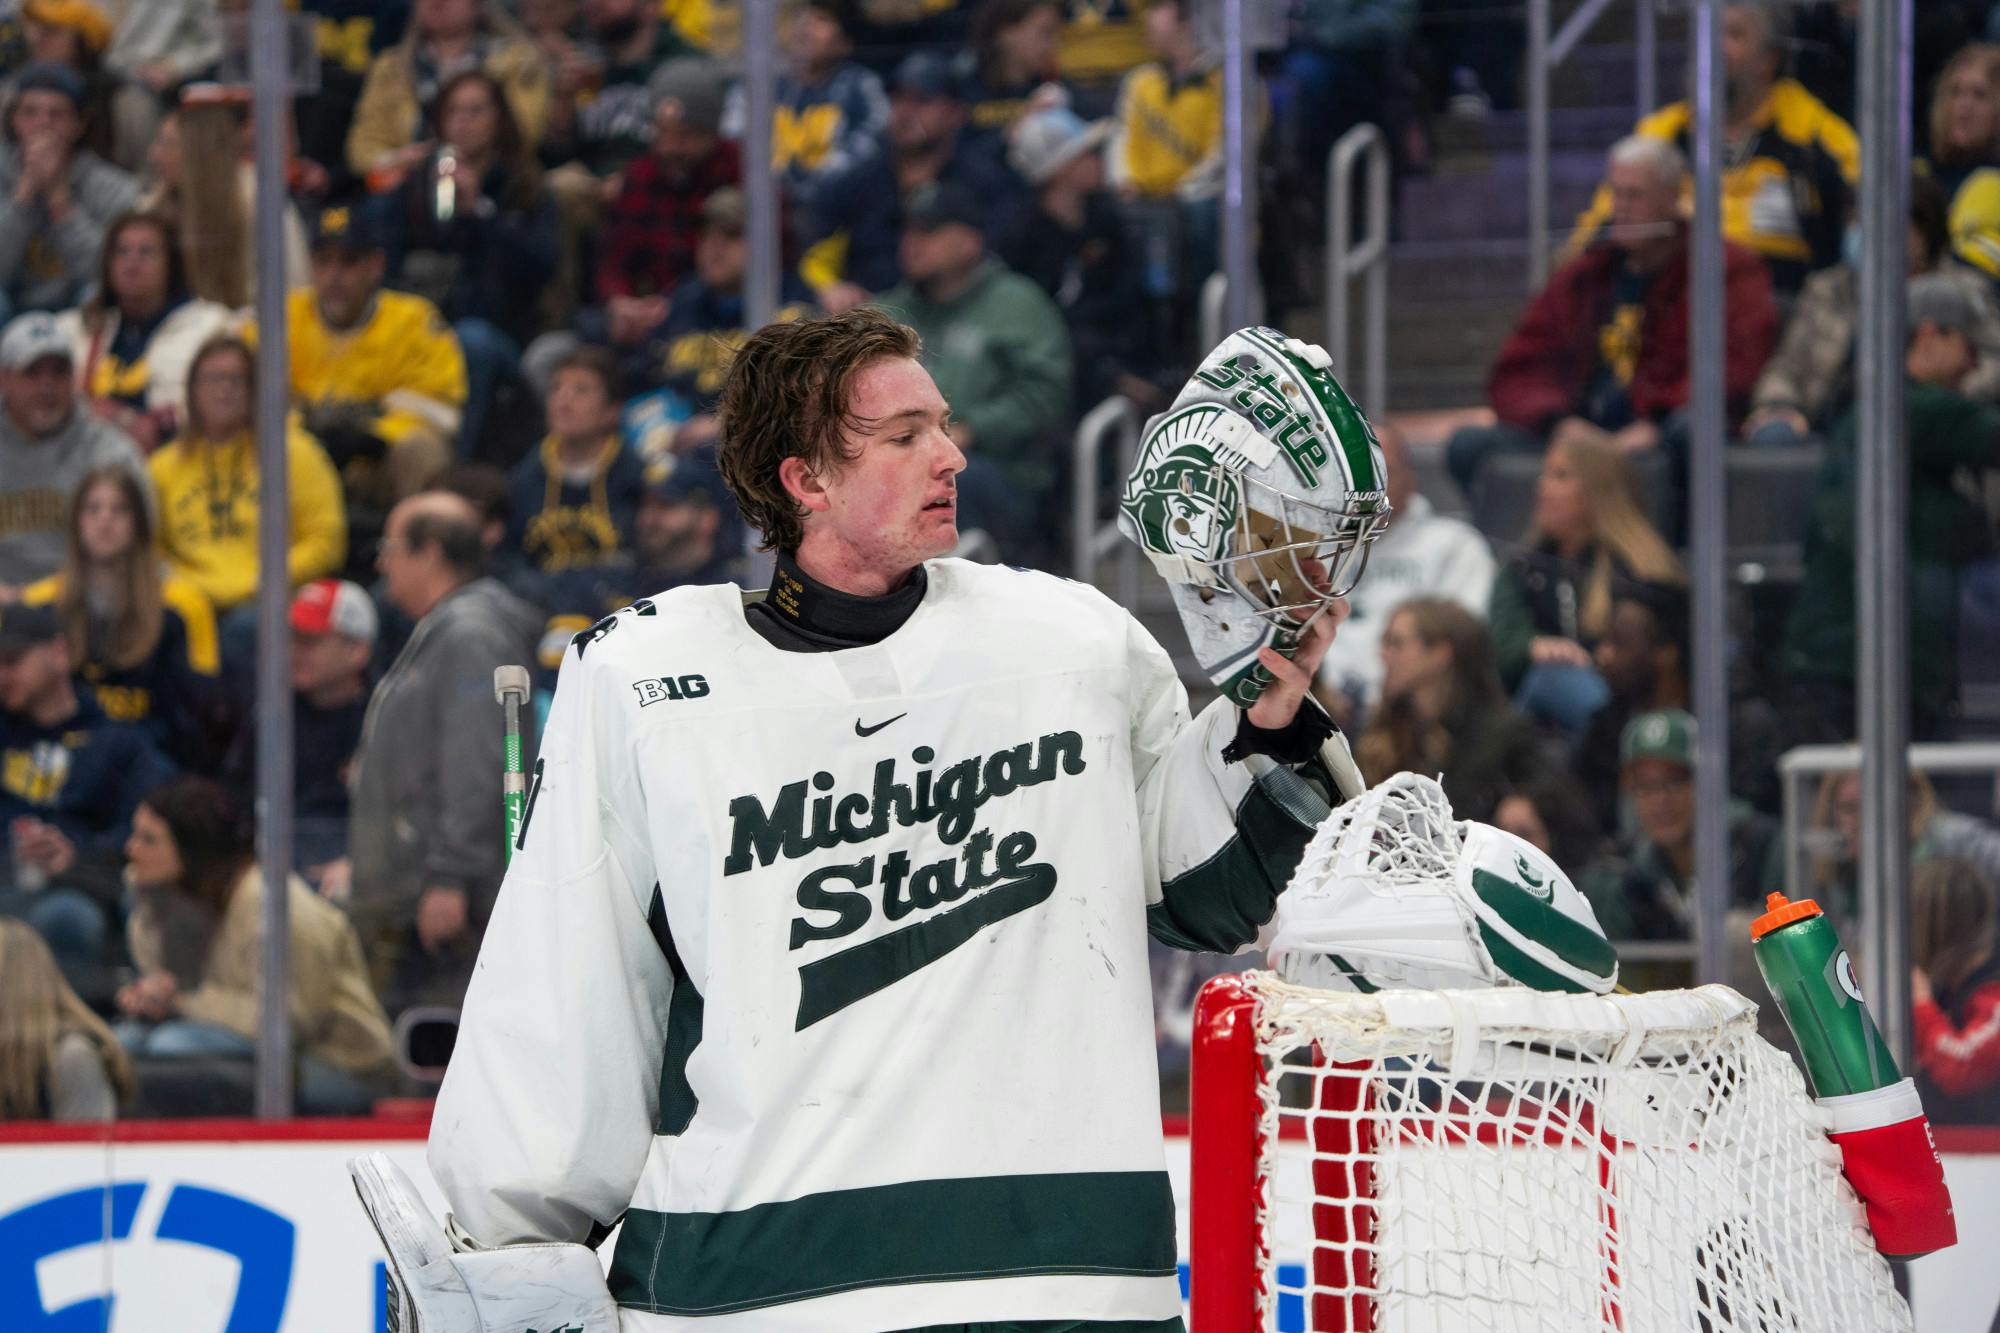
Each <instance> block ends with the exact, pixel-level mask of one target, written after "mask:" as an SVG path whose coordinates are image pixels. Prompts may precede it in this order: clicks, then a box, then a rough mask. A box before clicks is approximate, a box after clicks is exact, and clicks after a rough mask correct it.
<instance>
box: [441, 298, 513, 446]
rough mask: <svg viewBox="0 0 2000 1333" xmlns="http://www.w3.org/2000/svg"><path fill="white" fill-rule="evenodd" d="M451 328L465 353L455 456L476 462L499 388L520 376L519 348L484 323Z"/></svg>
mask: <svg viewBox="0 0 2000 1333" xmlns="http://www.w3.org/2000/svg"><path fill="white" fill-rule="evenodd" d="M451 327H452V332H454V333H456V334H457V335H458V344H459V346H460V347H461V348H463V349H464V351H465V412H464V414H463V415H462V416H460V418H459V423H458V456H459V457H460V458H477V457H478V456H479V441H480V437H481V436H482V435H484V434H485V432H486V418H487V417H488V416H489V415H490V414H491V413H492V411H493V400H494V398H495V397H496V396H498V394H499V392H500V386H501V385H503V384H505V383H507V382H508V381H509V380H511V379H515V378H517V377H518V376H519V374H520V370H519V366H520V364H521V347H520V344H518V343H516V342H515V341H514V340H513V339H512V338H510V337H508V336H507V335H506V334H505V333H502V332H501V331H500V329H499V328H498V327H496V326H495V325H492V324H489V323H487V322H486V321H485V320H483V319H461V320H460V321H458V323H456V324H454V325H452V326H451Z"/></svg>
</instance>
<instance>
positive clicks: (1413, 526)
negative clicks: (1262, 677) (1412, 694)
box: [1319, 495, 1495, 703]
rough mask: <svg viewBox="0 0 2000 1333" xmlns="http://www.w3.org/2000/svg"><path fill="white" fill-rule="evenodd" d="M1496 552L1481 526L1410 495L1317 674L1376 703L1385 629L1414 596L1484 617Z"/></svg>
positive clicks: (1352, 596) (1372, 557)
mask: <svg viewBox="0 0 2000 1333" xmlns="http://www.w3.org/2000/svg"><path fill="white" fill-rule="evenodd" d="M1494 568H1495V567H1494V563H1493V552H1492V550H1491V548H1489V547H1488V546H1487V544H1486V538H1485V537H1483V536H1482V535H1480V532H1479V530H1478V529H1477V528H1475V527H1473V526H1472V525H1471V524H1470V523H1466V522H1464V521H1462V520H1460V519H1456V518H1447V517H1445V516H1444V515H1442V514H1439V513H1438V512H1437V511H1436V510H1435V509H1434V508H1432V507H1431V502H1430V501H1429V500H1426V499H1425V498H1424V497H1423V496H1421V495H1412V496H1411V497H1410V498H1409V499H1408V500H1406V501H1405V502H1404V503H1403V506H1402V508H1400V509H1398V510H1397V511H1396V513H1395V516H1394V517H1393V518H1392V519H1391V520H1390V523H1389V530H1388V531H1387V532H1384V533H1383V534H1382V535H1381V537H1379V538H1377V539H1376V542H1375V545H1374V546H1372V547H1370V548H1369V552H1368V575H1367V577H1366V578H1364V579H1362V580H1361V582H1360V583H1358V584H1356V585H1355V587H1354V591H1352V592H1350V593H1348V594H1347V605H1348V614H1347V619H1346V620H1343V621H1342V622H1341V623H1340V633H1338V634H1336V635H1335V636H1334V638H1333V645H1332V646H1331V647H1329V648H1328V649H1327V651H1326V657H1325V659H1324V660H1323V661H1322V662H1321V663H1320V669H1319V678H1320V679H1321V680H1322V681H1324V682H1326V683H1327V684H1328V685H1330V686H1332V687H1334V688H1335V689H1339V690H1344V691H1346V692H1347V693H1349V694H1351V695H1355V696H1357V697H1359V698H1360V699H1361V700H1363V701H1365V702H1369V703H1372V702H1373V701H1374V700H1375V698H1376V697H1377V696H1378V695H1380V693H1381V691H1382V648H1381V645H1382V631H1383V630H1384V629H1385V628H1387V626H1388V624H1389V617H1391V616H1393V615H1394V614H1395V613H1396V608H1397V607H1399V606H1401V605H1402V604H1403V603H1404V602H1407V601H1409V600H1410V599H1411V598H1413V597H1445V598H1449V599H1451V600H1452V601H1454V602H1457V603H1458V604H1459V605H1461V606H1463V607H1464V608H1465V609H1466V610H1468V611H1470V612H1472V614H1473V615H1475V616H1478V617H1479V618H1480V619H1482V620H1484V619H1485V618H1486V607H1487V603H1488V600H1489V599H1490V597H1491V594H1492V588H1493V574H1494Z"/></svg>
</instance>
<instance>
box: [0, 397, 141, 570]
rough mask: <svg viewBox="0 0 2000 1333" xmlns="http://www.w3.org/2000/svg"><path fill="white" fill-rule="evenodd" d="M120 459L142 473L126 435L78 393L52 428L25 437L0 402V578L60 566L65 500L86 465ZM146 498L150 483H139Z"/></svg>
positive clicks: (135, 448)
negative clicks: (66, 416)
mask: <svg viewBox="0 0 2000 1333" xmlns="http://www.w3.org/2000/svg"><path fill="white" fill-rule="evenodd" d="M114 463H116V464H121V465H123V466H125V467H129V468H130V469H132V471H133V473H134V474H135V475H137V476H138V477H140V478H141V479H142V480H143V479H144V477H145V475H146V466H145V464H144V463H143V462H142V461H141V460H140V458H139V446H138V445H136V444H134V443H132V437H131V436H129V435H127V434H126V433H125V432H124V431H122V430H120V429H118V427H116V426H114V425H112V424H111V423H110V422H108V421H106V420H104V419H103V418H102V417H100V416H98V415H97V414H96V413H95V412H92V411H91V410H90V408H89V407H88V406H87V405H86V404H85V403H84V402H83V401H82V400H81V399H79V400H77V403H76V405H75V407H74V408H73V409H72V410H71V412H70V414H69V420H68V421H65V422H64V423H63V424H62V425H61V426H60V427H58V428H57V429H56V431H55V432H54V433H53V434H51V435H47V436H44V437H42V438H41V439H39V440H33V439H29V438H28V437H27V436H25V435H23V434H22V433H21V429H20V427H18V426H16V425H15V424H14V418H13V417H12V416H11V415H9V414H8V412H7V410H6V409H5V408H4V407H0V584H12V585H16V586H18V585H20V584H23V583H32V582H34V581H35V580H36V579H42V578H47V577H48V576H49V575H51V574H53V573H55V572H56V571H57V570H58V569H60V568H62V562H63V543H64V540H65V538H64V533H65V532H66V531H67V529H68V526H69V502H70V500H71V498H72V497H74V496H75V494H76V487H77V483H78V482H80V481H82V480H83V474H84V473H86V472H88V471H90V470H91V469H92V468H96V467H104V466H107V465H109V464H114ZM145 490H146V493H147V496H148V502H149V503H150V500H151V495H152V486H151V485H150V484H147V485H146V487H145Z"/></svg>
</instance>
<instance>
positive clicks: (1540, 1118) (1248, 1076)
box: [1190, 973, 1911, 1333]
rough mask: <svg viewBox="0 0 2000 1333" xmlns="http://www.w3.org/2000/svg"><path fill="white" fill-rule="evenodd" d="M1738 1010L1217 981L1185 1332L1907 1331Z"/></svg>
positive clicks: (1203, 1092)
mask: <svg viewBox="0 0 2000 1333" xmlns="http://www.w3.org/2000/svg"><path fill="white" fill-rule="evenodd" d="M1755 1013H1756V1010H1755V1006H1753V1005H1752V1004H1751V1003H1750V1002H1749V1001H1747V1000H1745V999H1744V998H1743V997H1742V996H1740V995H1738V994H1736V993H1735V992H1734V991H1731V990H1729V989H1727V988H1726V987H1722V986H1705V987H1702V988H1700V989H1698V990H1691V991H1663V992H1655V993H1651V994H1644V995H1619V996H1592V995H1550V994H1543V993H1539V992H1534V991H1527V990H1518V989H1515V990H1490V991H1384V992H1378V993H1375V994H1368V995H1358V994H1348V993H1341V992H1334V991H1324V990H1313V989H1308V988H1304V987H1300V986H1294V985H1289V984H1287V983H1285V982H1283V981H1281V980H1279V979H1278V978H1276V977H1275V976H1273V975H1271V974H1268V973H1247V974H1242V975H1232V976H1223V977H1218V978H1216V979H1215V980H1213V981H1211V982H1210V983H1209V984H1208V986H1207V987H1205V988H1204V990H1203V992H1202V996H1201V999H1200V1002H1199V1005H1198V1009H1197V1016H1196V1034H1195V1052H1194V1071H1193V1080H1194V1082H1193V1103H1194V1105H1193V1112H1194V1116H1193V1166H1192V1199H1191V1218H1190V1230H1191V1240H1192V1250H1193V1269H1192V1273H1191V1276H1190V1295H1191V1301H1192V1306H1191V1310H1192V1316H1193V1323H1192V1328H1193V1329H1194V1330H1195V1333H1247V1331H1248V1330H1288V1331H1289V1330H1313V1331H1314V1333H1332V1331H1333V1330H1342V1331H1344V1330H1355V1329H1378V1330H1398V1331H1405V1330H1407V1331H1410V1333H1418V1331H1421V1333H1433V1331H1435V1333H1459V1331H1460V1330H1464V1331H1466V1333H1473V1331H1475V1330H1478V1331H1485V1330H1493V1331H1495V1333H1500V1331H1503V1330H1504V1331H1505V1333H1517V1331H1519V1333H1526V1331H1527V1330H1536V1331H1537V1333H1540V1331H1541V1330H1562V1331H1563V1333H1570V1331H1572V1330H1618V1333H1664V1331H1671V1333H1834V1331H1835V1330H1837V1331H1838V1333H1878V1331H1879V1333H1891V1331H1892V1330H1908V1329H1909V1328H1910V1326H1911V1325H1910V1315H1909V1310H1908V1308H1907V1306H1906V1305H1905V1303H1904V1301H1903V1299H1902V1297H1900V1296H1899V1295H1898V1294H1897V1293H1896V1290H1895V1287H1894V1284H1893V1282H1892V1280H1891V1275H1890V1271H1889V1268H1888V1265H1887V1263H1886V1262H1885V1261H1884V1260H1883V1259H1882V1258H1881V1257H1880V1256H1879V1255H1878V1254H1877V1253H1876V1251H1875V1249H1874V1247H1873V1244H1872V1243H1871V1241H1870V1238H1869V1235H1868V1232H1867V1229H1866V1225H1865V1222H1864V1220H1863V1215H1862V1211H1861V1205H1860V1203H1859V1202H1858V1201H1857V1200H1856V1198H1855V1197H1854V1195H1853V1193H1852V1191H1851V1190H1850V1189H1849V1187H1848V1185H1847V1182H1846V1180H1845V1178H1844V1177H1843V1176H1842V1175H1841V1171H1840V1157H1839V1153H1838V1151H1837V1150H1836V1149H1835V1148H1834V1147H1833V1146H1832V1145H1831V1144H1830V1143H1829V1142H1828V1141H1827V1139H1826V1136H1825V1130H1824V1125H1823V1121H1822V1119H1821V1116H1820V1113H1819V1110H1818V1108H1817V1107H1816V1106H1815V1105H1814V1104H1813V1102H1812V1099H1811V1098H1810V1097H1809V1096H1808V1094H1807V1092H1806V1088H1805V1084H1804V1080H1803V1079H1802V1078H1801V1076H1800V1075H1799V1073H1798V1071H1797V1070H1796V1068H1795V1067H1794V1066H1793V1065H1792V1063H1791V1061H1790V1060H1789V1059H1788V1058H1787V1057H1786V1056H1785V1055H1783V1054H1782V1053H1781V1052H1779V1051H1777V1050H1775V1049H1773V1048H1772V1047H1770V1046H1769V1045H1767V1044H1766V1043H1764V1042H1763V1041H1762V1040H1760V1039H1759V1038H1758V1036H1757V1034H1756V1026H1755Z"/></svg>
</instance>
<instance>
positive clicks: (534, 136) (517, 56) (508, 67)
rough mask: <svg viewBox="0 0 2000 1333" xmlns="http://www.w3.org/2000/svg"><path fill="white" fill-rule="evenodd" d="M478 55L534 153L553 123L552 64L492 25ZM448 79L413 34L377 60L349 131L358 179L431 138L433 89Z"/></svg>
mask: <svg viewBox="0 0 2000 1333" xmlns="http://www.w3.org/2000/svg"><path fill="white" fill-rule="evenodd" d="M477 50H478V58H479V67H480V68H481V69H483V70H485V71H486V72H487V73H488V74H490V75H492V76H493V79H494V81H495V82H496V83H498V84H499V85H500V87H501V88H502V89H503V90H504V91H505V92H506V94H507V108H508V110H510V111H512V112H513V113H514V121H515V123H516V124H517V125H519V126H520V128H521V136H522V138H524V139H526V140H527V143H528V146H529V147H530V148H533V147H534V146H535V145H536V144H539V143H540V142H541V140H542V127H543V126H544V125H545V124H547V122H548V114H549V66H548V61H547V60H546V59H545V58H544V57H543V55H542V53H541V51H540V49H539V48H537V47H536V46H535V44H534V43H533V42H531V41H529V40H528V39H527V38H525V37H520V36H516V35H514V33H513V32H512V31H503V30H501V29H500V28H498V27H496V26H493V25H491V24H490V23H489V24H488V25H487V30H486V31H485V32H483V33H481V34H480V36H479V38H478V39H477ZM445 77H448V76H446V75H444V72H443V71H440V70H437V69H435V68H433V67H432V66H431V64H430V60H429V57H428V56H427V55H425V54H423V53H420V52H419V51H418V50H417V43H416V35H415V34H414V33H412V34H410V35H408V36H406V37H404V38H403V40H402V41H400V42H398V43H396V44H395V45H394V46H392V47H390V48H389V49H388V50H386V51H384V52H382V54H381V55H379V56H377V57H375V60H374V62H373V63H372V64H370V65H369V66H368V77H367V80H366V81H365V82H364V83H363V84H362V85H361V100H360V101H359V102H357V103H356V104H355V107H354V121H353V124H352V125H351V126H350V127H349V128H348V131H347V165H348V167H349V168H350V169H351V170H352V171H353V172H354V174H355V175H357V176H359V175H365V174H366V173H367V171H368V169H369V168H370V167H373V166H374V165H375V164H376V163H378V162H380V161H381V160H382V159H383V158H385V157H387V156H389V155H390V154H391V153H394V152H395V151H396V150H397V149H399V148H404V147H407V146H408V145H410V144H412V143H414V142H416V141H417V140H418V139H421V138H429V137H432V132H431V131H430V130H429V129H428V128H426V127H427V125H428V123H429V117H430V114H431V112H432V109H433V108H431V106H430V105H429V103H430V99H431V97H432V96H434V95H435V93H436V88H435V87H434V86H433V85H434V84H437V83H442V82H443V81H444V78H445Z"/></svg>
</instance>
